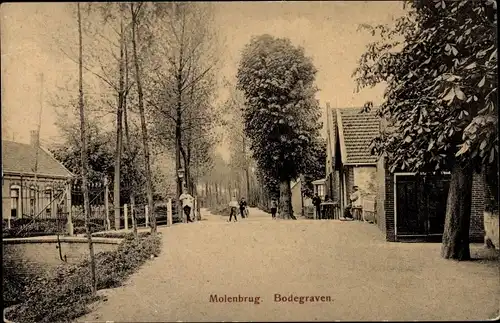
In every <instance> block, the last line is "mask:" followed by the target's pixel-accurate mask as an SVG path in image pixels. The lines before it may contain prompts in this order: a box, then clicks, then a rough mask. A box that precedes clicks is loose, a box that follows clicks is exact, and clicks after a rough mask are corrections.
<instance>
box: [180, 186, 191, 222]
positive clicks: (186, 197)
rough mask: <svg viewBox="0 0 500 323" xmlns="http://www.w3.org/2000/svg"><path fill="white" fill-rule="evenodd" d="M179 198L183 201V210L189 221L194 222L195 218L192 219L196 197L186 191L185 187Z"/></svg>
mask: <svg viewBox="0 0 500 323" xmlns="http://www.w3.org/2000/svg"><path fill="white" fill-rule="evenodd" d="M179 200H180V201H181V204H182V210H183V211H184V214H185V215H186V219H187V222H193V220H191V210H192V209H193V200H194V198H193V197H192V196H191V195H190V194H189V193H187V192H186V188H185V187H184V188H183V189H182V194H181V196H179Z"/></svg>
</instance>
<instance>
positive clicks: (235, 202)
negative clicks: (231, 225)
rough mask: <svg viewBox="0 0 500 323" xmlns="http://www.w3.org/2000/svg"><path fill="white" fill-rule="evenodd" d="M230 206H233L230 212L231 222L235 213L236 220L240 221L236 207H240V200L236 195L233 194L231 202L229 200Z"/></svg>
mask: <svg viewBox="0 0 500 323" xmlns="http://www.w3.org/2000/svg"><path fill="white" fill-rule="evenodd" d="M229 207H230V208H231V214H229V221H228V222H231V219H232V218H233V215H234V222H238V218H237V217H236V209H237V208H238V201H237V200H236V196H234V195H233V198H232V199H231V202H229Z"/></svg>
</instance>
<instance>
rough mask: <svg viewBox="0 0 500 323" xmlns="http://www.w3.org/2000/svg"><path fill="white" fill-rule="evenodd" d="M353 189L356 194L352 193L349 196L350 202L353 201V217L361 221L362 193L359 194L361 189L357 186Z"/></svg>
mask: <svg viewBox="0 0 500 323" xmlns="http://www.w3.org/2000/svg"><path fill="white" fill-rule="evenodd" d="M352 189H353V190H354V192H352V193H351V195H350V196H349V200H350V201H351V211H352V216H353V217H354V218H355V219H358V220H359V219H360V218H361V193H360V192H359V188H358V187H357V186H354V187H353V188H352Z"/></svg>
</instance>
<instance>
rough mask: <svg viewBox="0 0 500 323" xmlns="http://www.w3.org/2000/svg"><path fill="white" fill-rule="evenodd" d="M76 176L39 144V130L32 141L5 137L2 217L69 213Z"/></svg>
mask: <svg viewBox="0 0 500 323" xmlns="http://www.w3.org/2000/svg"><path fill="white" fill-rule="evenodd" d="M35 170H36V172H35ZM35 173H36V176H35ZM73 177H74V175H73V174H72V173H71V172H70V171H69V170H68V169H67V168H66V167H64V166H63V165H62V164H61V163H60V162H59V161H57V160H56V159H55V158H54V157H53V156H52V155H51V154H50V152H48V151H47V150H46V149H44V148H42V147H40V145H39V144H38V134H37V132H36V131H32V132H31V143H30V144H22V143H17V142H12V141H6V140H2V214H3V215H2V218H3V219H4V220H5V219H9V218H11V219H19V218H25V217H38V218H47V217H56V216H57V214H58V213H66V214H68V215H70V213H71V181H72V179H73Z"/></svg>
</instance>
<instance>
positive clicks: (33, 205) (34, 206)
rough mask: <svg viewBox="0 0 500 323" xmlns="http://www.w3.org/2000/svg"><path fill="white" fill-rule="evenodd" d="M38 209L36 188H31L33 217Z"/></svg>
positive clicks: (31, 212) (31, 211)
mask: <svg viewBox="0 0 500 323" xmlns="http://www.w3.org/2000/svg"><path fill="white" fill-rule="evenodd" d="M35 208H36V188H35V186H31V187H30V214H31V216H34V215H35Z"/></svg>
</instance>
